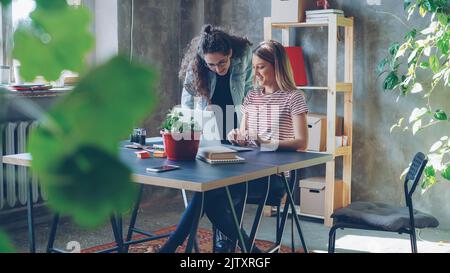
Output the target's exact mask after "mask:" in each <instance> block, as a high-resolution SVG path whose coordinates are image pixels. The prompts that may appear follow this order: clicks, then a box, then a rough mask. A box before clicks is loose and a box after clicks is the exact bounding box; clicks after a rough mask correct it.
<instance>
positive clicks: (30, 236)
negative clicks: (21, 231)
mask: <svg viewBox="0 0 450 273" xmlns="http://www.w3.org/2000/svg"><path fill="white" fill-rule="evenodd" d="M27 214H28V215H27V216H28V244H29V250H30V252H31V253H36V241H35V237H34V217H33V184H32V182H31V179H30V181H29V182H28V202H27Z"/></svg>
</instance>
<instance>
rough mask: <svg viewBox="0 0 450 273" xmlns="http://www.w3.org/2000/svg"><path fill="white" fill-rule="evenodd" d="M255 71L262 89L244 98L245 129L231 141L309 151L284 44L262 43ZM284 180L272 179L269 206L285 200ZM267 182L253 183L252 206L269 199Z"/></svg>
mask: <svg viewBox="0 0 450 273" xmlns="http://www.w3.org/2000/svg"><path fill="white" fill-rule="evenodd" d="M253 71H254V75H255V86H258V87H257V88H255V89H254V90H252V91H250V93H249V94H248V95H247V96H246V98H245V99H244V103H243V104H242V114H243V115H242V122H241V127H240V128H239V129H234V130H232V131H231V132H230V133H229V134H228V136H227V137H228V140H229V141H230V142H232V143H235V144H237V145H242V146H245V145H249V144H252V143H253V144H256V145H258V146H260V147H261V149H266V150H267V149H269V150H288V151H289V150H291V151H297V150H305V149H306V147H307V145H308V126H307V113H308V107H307V106H306V103H305V98H304V96H303V93H302V92H301V91H299V90H297V88H296V85H295V82H294V79H293V73H292V69H291V66H290V62H289V59H288V57H287V54H286V51H285V49H284V47H283V45H281V44H280V43H278V42H276V41H266V42H262V43H261V44H259V45H258V47H256V49H255V50H254V51H253ZM281 179H282V177H281V176H280V175H272V176H271V177H270V187H269V195H268V198H267V201H266V203H267V204H272V203H277V202H279V201H281V198H282V197H283V195H284V193H285V189H284V185H283V181H282V180H281ZM264 181H267V179H266V178H263V179H258V180H253V181H250V182H249V184H248V197H247V202H248V203H257V202H258V200H261V199H262V198H264V197H265V193H266V191H267V184H266V183H263V182H264ZM242 202H243V201H242ZM231 225H232V223H230V226H231ZM226 235H228V234H226ZM229 238H230V237H229ZM231 238H236V235H235V234H233V236H232V237H231ZM226 244H228V245H231V246H233V245H234V242H233V240H228V242H227V243H226Z"/></svg>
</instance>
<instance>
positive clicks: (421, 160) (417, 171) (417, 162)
mask: <svg viewBox="0 0 450 273" xmlns="http://www.w3.org/2000/svg"><path fill="white" fill-rule="evenodd" d="M427 162H428V159H427V158H426V157H425V155H424V154H423V153H421V152H419V153H417V154H416V155H415V156H414V158H413V160H412V162H411V166H410V167H409V170H408V173H407V174H406V178H405V184H404V187H405V201H406V205H407V206H408V207H411V206H412V203H411V198H412V195H413V193H414V191H415V190H416V187H417V183H419V180H420V177H421V176H422V172H423V170H424V168H425V166H426V165H427ZM410 181H412V183H413V184H412V186H411V188H408V183H409V182H410Z"/></svg>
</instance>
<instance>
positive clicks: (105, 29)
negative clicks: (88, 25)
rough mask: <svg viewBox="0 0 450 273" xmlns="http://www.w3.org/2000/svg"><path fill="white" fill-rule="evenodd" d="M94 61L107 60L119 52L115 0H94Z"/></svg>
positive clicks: (101, 61) (98, 62)
mask: <svg viewBox="0 0 450 273" xmlns="http://www.w3.org/2000/svg"><path fill="white" fill-rule="evenodd" d="M94 17H95V19H94V20H95V22H94V29H95V40H96V46H95V63H96V64H100V63H103V62H105V61H107V60H108V59H109V58H111V57H112V56H114V55H116V54H117V53H118V52H119V43H118V41H119V40H118V35H117V25H118V24H117V0H95V1H94Z"/></svg>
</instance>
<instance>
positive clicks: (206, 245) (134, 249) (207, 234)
mask: <svg viewBox="0 0 450 273" xmlns="http://www.w3.org/2000/svg"><path fill="white" fill-rule="evenodd" d="M173 230H175V226H171V227H167V228H164V229H161V230H158V231H156V232H154V233H155V234H156V235H162V234H167V233H169V232H171V231H173ZM143 237H144V236H143V235H137V236H134V237H133V239H140V238H143ZM197 238H198V242H199V248H200V252H201V253H211V252H212V242H213V239H212V231H210V230H207V229H203V228H199V230H198V233H197ZM166 240H167V238H162V239H158V240H154V241H150V242H145V243H141V244H136V245H132V246H130V249H129V253H155V252H157V250H158V249H159V248H160V247H161V246H162V245H163V244H164V242H165V241H166ZM255 244H256V246H257V247H258V248H259V249H261V250H263V251H265V250H268V249H270V248H271V247H273V245H274V244H273V242H270V241H265V240H256V241H255ZM114 246H115V243H114V242H112V243H108V244H104V245H99V246H94V247H90V248H87V249H83V250H82V251H81V252H82V253H93V252H97V251H101V250H104V249H108V248H111V247H114ZM185 247H186V242H185V243H184V244H183V245H182V246H180V247H178V249H177V252H184V250H185ZM281 252H282V253H289V252H291V248H290V247H287V246H281ZM295 252H296V253H303V249H302V248H300V249H296V251H295Z"/></svg>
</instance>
